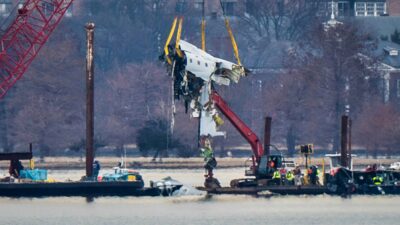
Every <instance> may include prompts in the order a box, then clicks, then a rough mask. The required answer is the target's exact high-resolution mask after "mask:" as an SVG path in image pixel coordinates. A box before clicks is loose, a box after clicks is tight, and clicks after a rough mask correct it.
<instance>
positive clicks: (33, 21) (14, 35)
mask: <svg viewBox="0 0 400 225" xmlns="http://www.w3.org/2000/svg"><path fill="white" fill-rule="evenodd" d="M73 1H74V0H26V1H25V3H24V5H23V6H22V8H20V9H18V15H17V17H16V18H15V20H14V21H13V22H12V23H11V25H10V26H9V27H8V28H7V29H6V31H5V33H4V35H3V36H2V37H1V40H0V50H1V52H0V98H1V97H3V96H4V95H5V94H6V92H7V91H8V90H9V89H10V88H11V87H12V86H13V85H14V84H15V83H16V82H17V81H18V80H19V79H20V78H21V77H22V75H23V74H24V73H25V71H26V70H27V69H28V67H29V65H30V64H31V63H32V61H33V60H34V59H35V57H36V55H37V54H38V52H39V51H40V49H41V48H42V47H43V45H44V44H45V42H46V41H47V39H48V38H49V36H50V35H51V33H52V32H53V30H54V29H55V28H56V27H57V25H58V24H59V23H60V21H61V18H62V17H63V15H64V14H65V12H66V11H67V9H68V7H69V6H70V5H71V4H72V2H73Z"/></svg>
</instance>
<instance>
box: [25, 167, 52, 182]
mask: <svg viewBox="0 0 400 225" xmlns="http://www.w3.org/2000/svg"><path fill="white" fill-rule="evenodd" d="M19 178H23V179H31V180H37V181H39V180H47V170H43V169H34V170H21V171H20V175H19Z"/></svg>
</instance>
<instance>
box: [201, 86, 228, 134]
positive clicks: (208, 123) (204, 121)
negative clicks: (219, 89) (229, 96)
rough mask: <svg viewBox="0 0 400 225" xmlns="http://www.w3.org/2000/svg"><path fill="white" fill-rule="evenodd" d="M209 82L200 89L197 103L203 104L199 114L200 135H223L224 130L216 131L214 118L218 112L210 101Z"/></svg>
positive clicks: (216, 125) (216, 124) (216, 126)
mask: <svg viewBox="0 0 400 225" xmlns="http://www.w3.org/2000/svg"><path fill="white" fill-rule="evenodd" d="M208 89H209V84H208V85H204V86H203V88H202V89H201V96H200V100H199V103H200V104H201V105H202V106H203V107H202V110H200V112H201V116H200V136H211V137H215V136H225V135H226V134H225V132H222V131H218V126H219V124H218V123H217V121H216V120H215V118H219V116H218V112H217V110H216V109H215V107H214V105H213V104H212V102H210V92H209V90H208Z"/></svg>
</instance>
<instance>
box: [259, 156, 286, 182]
mask: <svg viewBox="0 0 400 225" xmlns="http://www.w3.org/2000/svg"><path fill="white" fill-rule="evenodd" d="M283 161H284V158H283V156H282V155H269V156H268V155H263V156H262V157H261V159H260V164H259V167H258V171H257V177H258V178H268V177H271V176H272V174H273V173H274V171H275V170H276V169H278V168H281V167H282V166H283Z"/></svg>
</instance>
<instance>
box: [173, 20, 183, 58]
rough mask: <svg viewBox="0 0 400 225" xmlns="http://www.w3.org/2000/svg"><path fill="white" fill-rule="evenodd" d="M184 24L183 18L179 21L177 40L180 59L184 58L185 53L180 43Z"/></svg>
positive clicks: (176, 45) (176, 47)
mask: <svg viewBox="0 0 400 225" xmlns="http://www.w3.org/2000/svg"><path fill="white" fill-rule="evenodd" d="M182 23H183V17H181V18H180V19H179V24H178V31H177V33H176V40H175V50H176V53H177V54H178V56H179V57H183V53H182V51H181V49H180V48H179V42H180V41H181V33H182Z"/></svg>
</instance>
